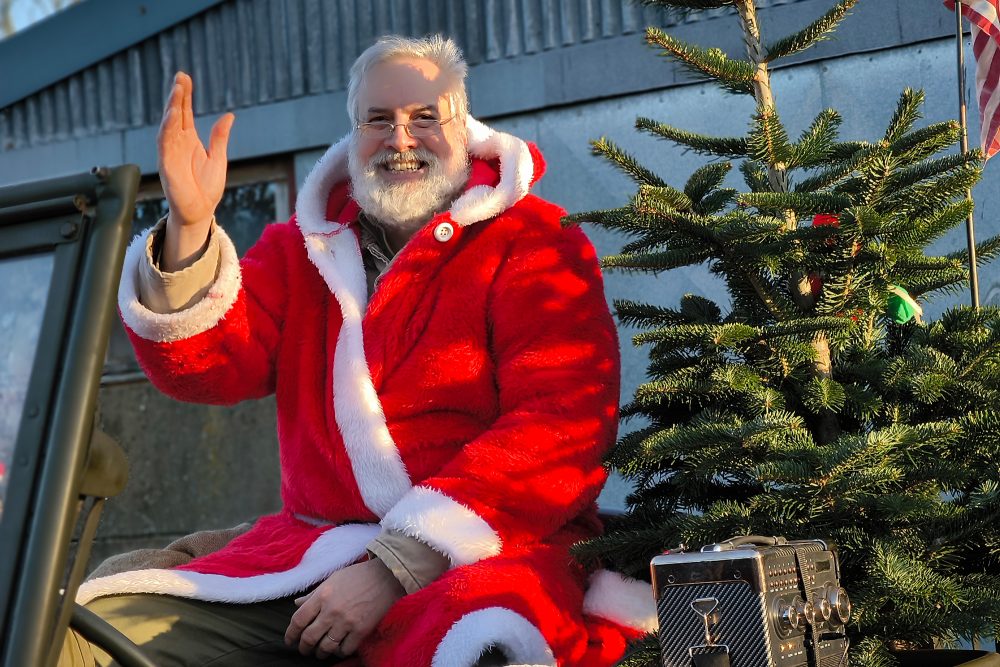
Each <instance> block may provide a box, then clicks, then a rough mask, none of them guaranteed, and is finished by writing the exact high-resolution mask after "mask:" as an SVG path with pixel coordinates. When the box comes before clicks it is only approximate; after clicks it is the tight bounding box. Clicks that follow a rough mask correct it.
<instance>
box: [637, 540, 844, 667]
mask: <svg viewBox="0 0 1000 667" xmlns="http://www.w3.org/2000/svg"><path fill="white" fill-rule="evenodd" d="M650 567H651V569H652V575H653V595H654V598H655V600H656V612H657V618H658V620H659V626H660V629H659V640H660V649H661V656H662V664H663V667H692V666H693V667H716V666H722V665H731V667H799V666H800V665H802V666H803V667H843V666H844V665H846V664H847V647H848V643H847V637H846V634H845V625H846V623H847V621H848V620H849V619H850V616H851V602H850V599H849V598H848V596H847V593H846V592H845V591H844V589H843V588H842V587H841V586H840V564H839V562H838V561H837V554H836V552H835V551H834V549H833V548H831V547H829V546H828V545H827V544H826V543H825V542H823V541H822V540H799V541H789V540H785V539H784V538H780V537H759V536H747V537H737V538H733V539H731V540H727V541H725V542H720V543H718V544H712V545H709V546H706V547H703V548H702V549H701V551H695V552H679V553H666V554H663V555H661V556H657V557H655V558H654V559H653V561H652V563H651V565H650Z"/></svg>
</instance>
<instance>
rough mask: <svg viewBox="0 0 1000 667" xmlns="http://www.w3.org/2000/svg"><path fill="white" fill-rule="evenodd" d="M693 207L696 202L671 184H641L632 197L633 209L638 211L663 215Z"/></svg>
mask: <svg viewBox="0 0 1000 667" xmlns="http://www.w3.org/2000/svg"><path fill="white" fill-rule="evenodd" d="M693 207H694V202H693V201H691V198H690V197H689V196H688V195H687V194H686V193H684V192H681V191H680V190H677V189H676V188H673V187H671V186H669V185H657V186H654V185H641V186H639V192H637V193H636V195H635V197H634V198H633V199H632V209H633V210H635V211H636V212H637V213H645V214H650V213H652V214H655V215H661V216H662V215H668V214H670V213H674V212H681V213H683V212H687V211H690V210H691V209H692V208H693Z"/></svg>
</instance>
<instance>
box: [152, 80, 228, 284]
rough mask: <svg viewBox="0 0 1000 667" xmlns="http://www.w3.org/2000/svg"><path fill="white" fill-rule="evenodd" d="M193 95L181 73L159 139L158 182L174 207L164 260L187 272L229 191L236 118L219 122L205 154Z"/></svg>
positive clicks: (163, 263) (166, 266) (164, 263)
mask: <svg viewBox="0 0 1000 667" xmlns="http://www.w3.org/2000/svg"><path fill="white" fill-rule="evenodd" d="M193 91H194V84H193V82H192V81H191V77H190V76H188V75H187V74H185V73H184V72H178V73H177V74H176V76H174V85H173V87H172V88H171V89H170V95H169V96H168V97H167V106H166V108H165V109H164V111H163V121H162V122H161V123H160V131H159V133H158V134H157V136H156V146H157V166H158V168H159V172H160V183H161V184H162V185H163V194H164V196H165V197H166V198H167V204H168V206H169V207H170V214H169V216H168V217H167V232H166V237H165V238H164V242H163V253H162V255H161V257H160V268H161V269H162V270H164V271H176V270H177V269H180V268H183V267H184V266H186V265H187V264H189V263H190V261H191V260H192V258H196V257H197V256H198V255H199V253H200V251H201V249H202V247H203V246H204V245H205V241H206V240H207V238H208V232H209V229H210V227H211V224H212V216H213V215H214V214H215V209H216V207H217V206H218V205H219V202H220V201H221V200H222V193H223V191H224V190H225V187H226V146H227V144H228V142H229V131H230V130H231V129H232V126H233V120H234V119H235V116H233V114H231V113H227V114H224V115H223V116H222V117H221V118H219V120H217V121H216V122H215V125H213V126H212V133H211V136H210V138H209V145H208V150H206V149H205V146H204V144H202V142H201V139H199V138H198V131H197V130H196V129H195V126H194V111H193V109H192V107H191V96H192V93H193Z"/></svg>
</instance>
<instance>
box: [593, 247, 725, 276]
mask: <svg viewBox="0 0 1000 667" xmlns="http://www.w3.org/2000/svg"><path fill="white" fill-rule="evenodd" d="M711 258H712V249H711V248H706V247H704V246H700V247H699V246H691V247H688V248H679V249H673V250H664V251H662V252H635V253H627V254H619V255H608V256H607V257H603V258H601V268H602V269H626V270H635V271H650V272H653V273H659V272H661V271H669V270H670V269H677V268H680V267H682V266H691V265H693V264H701V263H702V262H705V261H708V260H709V259H711Z"/></svg>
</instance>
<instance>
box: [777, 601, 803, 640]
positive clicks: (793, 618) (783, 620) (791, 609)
mask: <svg viewBox="0 0 1000 667" xmlns="http://www.w3.org/2000/svg"><path fill="white" fill-rule="evenodd" d="M803 621H804V619H803V618H802V616H800V615H799V610H798V608H797V606H796V604H783V605H781V608H780V609H779V610H778V626H779V628H780V630H781V632H782V633H785V632H793V631H795V630H799V629H800V628H801V627H802V626H803V625H805V623H804V622H803Z"/></svg>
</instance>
